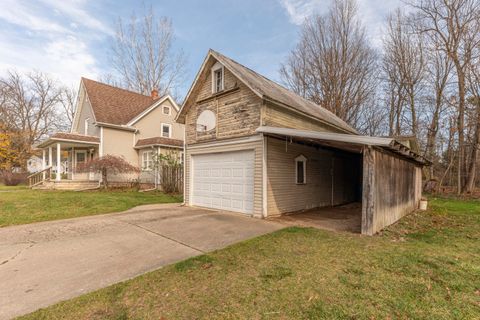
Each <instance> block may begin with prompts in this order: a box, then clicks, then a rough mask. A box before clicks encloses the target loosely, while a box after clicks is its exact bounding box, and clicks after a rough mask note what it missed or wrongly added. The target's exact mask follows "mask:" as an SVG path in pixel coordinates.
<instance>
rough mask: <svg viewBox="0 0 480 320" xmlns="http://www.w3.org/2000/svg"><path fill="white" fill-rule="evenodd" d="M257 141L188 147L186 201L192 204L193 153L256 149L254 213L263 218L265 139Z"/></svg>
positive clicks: (186, 153) (186, 158) (237, 141)
mask: <svg viewBox="0 0 480 320" xmlns="http://www.w3.org/2000/svg"><path fill="white" fill-rule="evenodd" d="M258 138H259V139H256V141H245V140H243V141H242V140H233V142H235V141H236V143H232V144H225V145H220V144H205V146H196V147H195V148H192V149H189V148H187V150H186V152H185V195H184V199H185V203H187V204H189V205H190V204H191V201H190V190H191V188H190V184H191V178H192V177H191V173H190V170H191V164H192V155H196V154H206V153H218V152H231V151H240V150H254V152H255V160H254V161H255V164H254V166H255V169H254V186H253V188H254V190H253V192H254V199H253V202H254V203H253V215H254V216H255V217H258V218H261V217H262V216H263V214H262V211H263V207H262V193H263V192H262V190H263V189H262V188H263V183H262V154H263V141H262V140H261V139H260V137H258Z"/></svg>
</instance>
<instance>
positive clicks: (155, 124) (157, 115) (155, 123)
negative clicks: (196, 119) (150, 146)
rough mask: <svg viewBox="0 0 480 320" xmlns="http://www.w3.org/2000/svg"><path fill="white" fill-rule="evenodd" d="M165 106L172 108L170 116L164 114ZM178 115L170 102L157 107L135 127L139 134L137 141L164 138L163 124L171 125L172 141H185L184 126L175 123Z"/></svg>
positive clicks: (136, 136)
mask: <svg viewBox="0 0 480 320" xmlns="http://www.w3.org/2000/svg"><path fill="white" fill-rule="evenodd" d="M163 106H169V107H170V111H171V112H170V115H166V114H163V108H162V107H163ZM176 115H177V110H176V109H175V107H174V106H173V105H172V104H171V103H170V101H168V100H166V101H164V102H163V103H162V104H161V105H160V106H158V107H156V108H155V109H154V110H152V111H151V112H150V113H148V114H147V115H145V116H144V117H143V118H141V119H140V120H138V121H137V122H136V123H135V124H134V125H133V126H134V127H135V128H137V129H138V132H137V134H136V135H135V138H136V140H135V141H138V140H139V139H146V138H152V137H161V136H162V127H161V124H162V123H166V124H171V125H172V127H171V130H172V135H171V138H172V139H178V140H183V139H184V134H185V130H184V126H183V125H182V124H179V123H176V122H175V116H176Z"/></svg>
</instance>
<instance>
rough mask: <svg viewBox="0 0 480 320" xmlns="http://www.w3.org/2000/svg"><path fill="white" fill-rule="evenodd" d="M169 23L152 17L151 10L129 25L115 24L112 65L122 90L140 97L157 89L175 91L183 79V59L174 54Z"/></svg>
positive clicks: (121, 22) (120, 21)
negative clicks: (137, 93)
mask: <svg viewBox="0 0 480 320" xmlns="http://www.w3.org/2000/svg"><path fill="white" fill-rule="evenodd" d="M173 41H174V32H173V26H172V22H171V20H170V19H168V18H166V17H159V18H157V17H156V16H155V13H154V11H153V8H152V7H150V9H149V10H146V12H145V14H144V15H143V16H142V17H140V18H138V17H136V16H135V14H133V15H132V17H131V19H130V21H129V22H127V23H126V22H124V21H123V20H122V19H119V20H118V24H117V30H116V35H115V38H114V42H113V46H112V63H113V67H114V68H115V70H116V71H117V72H118V74H119V77H120V79H119V80H120V82H121V83H122V84H123V86H124V87H126V88H128V89H130V90H134V91H137V92H139V93H143V94H150V92H151V91H152V90H153V89H157V90H158V91H159V93H160V94H161V95H163V94H166V93H168V92H172V91H175V89H176V88H177V86H178V85H179V82H180V81H181V80H182V79H183V77H184V71H185V61H186V59H185V56H184V54H183V52H181V51H178V52H174V50H173Z"/></svg>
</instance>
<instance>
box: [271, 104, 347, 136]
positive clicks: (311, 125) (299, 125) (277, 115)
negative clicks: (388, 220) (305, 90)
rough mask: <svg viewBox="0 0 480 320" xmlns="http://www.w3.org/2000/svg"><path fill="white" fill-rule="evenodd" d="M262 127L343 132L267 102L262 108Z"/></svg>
mask: <svg viewBox="0 0 480 320" xmlns="http://www.w3.org/2000/svg"><path fill="white" fill-rule="evenodd" d="M262 125H264V126H270V127H280V128H292V129H299V130H312V131H320V132H337V133H342V132H343V131H341V130H339V129H336V128H335V127H332V126H329V125H328V124H326V123H322V122H321V121H319V120H316V119H312V118H309V117H307V116H303V115H301V114H299V113H297V112H294V111H291V110H288V109H286V108H282V107H279V106H276V105H274V104H272V103H269V102H267V103H265V105H264V106H263V112H262Z"/></svg>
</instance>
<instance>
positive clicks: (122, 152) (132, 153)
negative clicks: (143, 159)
mask: <svg viewBox="0 0 480 320" xmlns="http://www.w3.org/2000/svg"><path fill="white" fill-rule="evenodd" d="M133 135H134V134H133V132H130V131H125V130H116V129H111V128H106V127H103V140H102V144H103V155H107V154H110V155H115V156H120V157H123V158H124V159H125V160H127V161H128V162H130V163H131V164H133V165H137V164H138V153H137V150H135V149H134V148H133Z"/></svg>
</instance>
